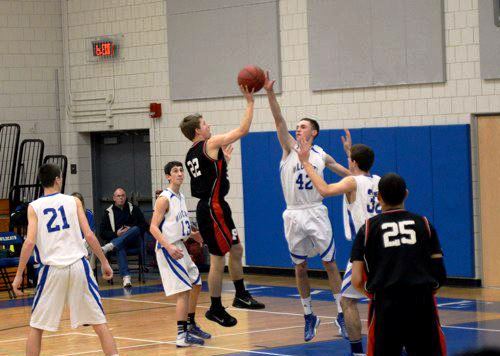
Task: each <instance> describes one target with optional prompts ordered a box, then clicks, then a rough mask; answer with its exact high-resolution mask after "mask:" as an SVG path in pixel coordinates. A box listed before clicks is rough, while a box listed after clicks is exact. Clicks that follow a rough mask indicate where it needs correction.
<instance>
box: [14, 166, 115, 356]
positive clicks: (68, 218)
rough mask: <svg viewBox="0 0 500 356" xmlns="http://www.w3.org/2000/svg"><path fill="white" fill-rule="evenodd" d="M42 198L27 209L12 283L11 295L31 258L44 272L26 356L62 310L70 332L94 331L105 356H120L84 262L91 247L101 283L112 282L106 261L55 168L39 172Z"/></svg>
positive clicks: (79, 205)
mask: <svg viewBox="0 0 500 356" xmlns="http://www.w3.org/2000/svg"><path fill="white" fill-rule="evenodd" d="M38 178H39V180H40V182H41V183H42V186H43V188H44V196H43V197H41V198H39V199H37V200H35V201H34V202H32V203H30V205H29V207H28V232H27V237H26V240H25V242H24V244H23V248H22V250H21V256H20V257H19V267H18V269H17V273H16V277H15V279H14V282H13V283H12V286H13V289H14V292H15V293H16V294H17V295H23V293H22V292H21V291H20V290H19V287H20V286H21V283H22V280H23V273H24V270H25V268H26V264H27V262H28V259H29V257H30V256H31V254H32V253H33V250H35V257H36V259H37V261H38V262H41V264H42V267H41V269H40V272H39V274H38V286H37V289H36V294H35V298H34V300H33V306H32V313H31V320H30V327H31V331H30V334H29V336H28V340H27V346H26V350H27V352H26V353H27V354H28V355H39V354H40V349H41V340H42V334H43V331H44V330H49V331H56V330H57V329H58V327H59V322H60V320H61V315H62V312H63V309H64V305H65V304H66V303H67V304H68V306H69V309H70V318H71V326H72V327H73V328H76V327H78V326H80V325H87V324H88V325H92V326H93V327H94V330H95V331H96V333H97V334H98V335H99V338H100V341H101V345H102V348H103V351H104V352H105V354H106V355H118V352H117V350H116V345H115V343H114V340H113V336H112V335H111V333H110V331H109V329H108V326H107V324H106V317H105V316H104V310H103V307H102V303H101V297H100V296H99V289H98V286H97V283H96V280H95V278H94V274H93V272H92V270H91V269H90V266H89V263H88V261H87V259H86V258H85V257H86V255H87V249H86V248H85V245H84V241H83V240H82V232H83V234H84V237H85V240H86V241H87V243H88V244H89V245H90V247H91V248H92V250H93V251H94V253H95V254H96V256H97V257H98V258H99V260H100V261H101V266H102V267H101V268H102V274H103V277H104V278H105V279H111V278H112V277H113V270H112V269H111V267H110V265H109V263H108V260H107V259H106V257H105V256H104V254H103V252H102V250H101V247H100V245H99V242H98V241H97V239H96V237H95V235H94V233H93V232H92V230H90V227H89V225H88V222H87V218H86V216H85V211H84V210H83V207H82V203H81V202H80V200H78V198H75V197H72V196H69V195H64V194H61V193H60V190H61V186H62V179H61V170H60V168H59V167H58V166H56V165H53V164H44V165H43V166H41V167H40V169H39V171H38Z"/></svg>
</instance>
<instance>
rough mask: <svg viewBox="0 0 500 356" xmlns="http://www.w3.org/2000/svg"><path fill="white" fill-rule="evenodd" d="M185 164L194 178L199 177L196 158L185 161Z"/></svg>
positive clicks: (199, 172) (198, 165)
mask: <svg viewBox="0 0 500 356" xmlns="http://www.w3.org/2000/svg"><path fill="white" fill-rule="evenodd" d="M186 164H187V166H188V167H189V171H190V172H191V174H192V175H193V177H194V178H196V177H199V176H201V171H200V162H198V158H194V159H192V160H191V161H187V162H186Z"/></svg>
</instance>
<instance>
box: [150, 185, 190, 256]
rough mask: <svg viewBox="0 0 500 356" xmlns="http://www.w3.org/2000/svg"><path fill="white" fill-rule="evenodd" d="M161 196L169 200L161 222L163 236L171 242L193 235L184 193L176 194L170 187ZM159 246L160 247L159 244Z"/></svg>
mask: <svg viewBox="0 0 500 356" xmlns="http://www.w3.org/2000/svg"><path fill="white" fill-rule="evenodd" d="M160 197H164V198H166V199H167V200H168V211H167V213H166V214H165V217H164V220H163V221H162V223H161V226H160V230H161V233H162V235H163V236H165V238H166V239H167V241H168V242H170V243H171V244H173V243H175V242H177V241H179V240H186V239H187V238H188V237H189V235H191V223H190V222H189V216H188V211H187V208H186V199H185V198H184V195H183V194H181V193H179V194H175V193H174V192H173V191H171V190H170V189H166V190H164V191H163V192H162V193H161V194H160ZM157 247H160V248H161V246H159V244H157Z"/></svg>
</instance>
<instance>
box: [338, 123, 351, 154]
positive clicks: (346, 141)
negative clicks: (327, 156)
mask: <svg viewBox="0 0 500 356" xmlns="http://www.w3.org/2000/svg"><path fill="white" fill-rule="evenodd" d="M344 132H345V136H341V137H340V139H341V140H342V145H344V152H345V154H346V155H347V157H351V147H352V138H351V133H350V132H349V129H344Z"/></svg>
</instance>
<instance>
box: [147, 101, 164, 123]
mask: <svg viewBox="0 0 500 356" xmlns="http://www.w3.org/2000/svg"><path fill="white" fill-rule="evenodd" d="M149 117H150V118H152V119H158V118H160V117H161V103H151V104H149Z"/></svg>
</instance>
